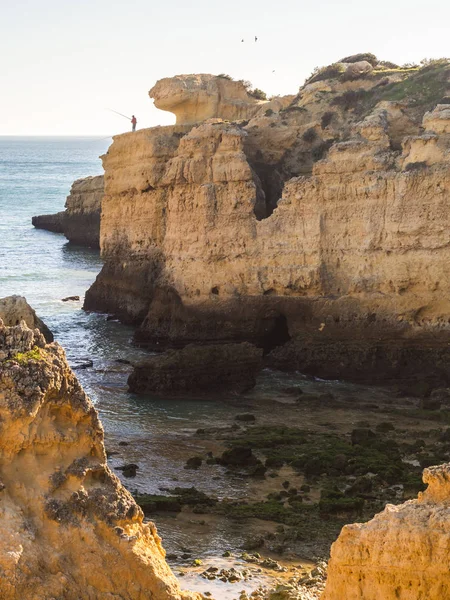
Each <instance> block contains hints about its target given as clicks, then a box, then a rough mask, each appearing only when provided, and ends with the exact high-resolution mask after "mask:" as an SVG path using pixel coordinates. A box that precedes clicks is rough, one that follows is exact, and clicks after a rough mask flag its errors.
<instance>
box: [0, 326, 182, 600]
mask: <svg viewBox="0 0 450 600" xmlns="http://www.w3.org/2000/svg"><path fill="white" fill-rule="evenodd" d="M0 482H1V485H0V487H1V488H2V491H1V493H0V529H1V536H0V573H1V576H0V597H1V598H2V600H17V599H18V598H21V599H25V598H26V599H27V600H44V599H45V600H47V599H48V600H50V599H51V598H65V599H66V600H79V599H80V598H86V599H87V598H92V599H94V598H95V600H110V599H112V598H119V597H120V598H123V599H124V600H143V599H144V598H149V597H151V598H154V599H155V600H157V599H158V600H181V599H182V598H186V597H188V596H187V595H186V594H184V593H182V592H181V591H180V589H179V586H178V583H177V581H176V579H175V577H174V576H173V574H172V573H171V571H170V569H169V567H168V565H167V564H166V562H165V560H164V555H165V552H164V550H163V548H162V546H161V540H160V538H159V536H158V535H157V532H156V528H155V526H154V524H153V523H146V524H144V522H143V513H142V511H141V509H140V508H139V507H138V506H137V505H136V503H135V502H134V500H133V498H132V496H131V495H130V494H129V493H128V492H127V490H125V488H124V487H123V486H122V485H121V483H120V481H119V480H118V478H117V477H116V476H115V475H114V474H113V473H112V472H111V471H110V469H109V468H108V466H107V464H106V455H105V448H104V445H103V429H102V426H101V424H100V421H99V418H98V415H97V412H96V410H95V408H94V407H93V405H92V403H91V401H90V400H89V398H88V397H87V396H86V394H85V393H84V391H83V389H82V388H81V386H80V384H79V382H78V381H77V379H76V377H75V375H74V374H73V372H72V371H71V370H70V368H69V366H68V364H67V360H66V356H65V353H64V351H63V349H62V348H61V347H60V346H59V345H58V344H56V343H54V344H46V343H45V339H44V337H43V335H42V334H41V333H40V331H39V330H37V329H34V330H32V329H29V328H28V327H27V326H26V325H25V324H24V323H23V322H22V323H21V324H19V325H15V326H13V327H6V326H5V325H4V324H3V322H2V321H0ZM189 597H193V596H189Z"/></svg>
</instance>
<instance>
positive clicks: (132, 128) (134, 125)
mask: <svg viewBox="0 0 450 600" xmlns="http://www.w3.org/2000/svg"><path fill="white" fill-rule="evenodd" d="M136 124H137V119H136V117H135V116H134V115H131V131H136Z"/></svg>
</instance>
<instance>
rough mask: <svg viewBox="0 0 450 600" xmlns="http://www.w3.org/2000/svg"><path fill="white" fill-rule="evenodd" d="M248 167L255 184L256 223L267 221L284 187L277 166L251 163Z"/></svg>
mask: <svg viewBox="0 0 450 600" xmlns="http://www.w3.org/2000/svg"><path fill="white" fill-rule="evenodd" d="M250 166H251V168H252V171H253V177H254V180H255V184H256V189H257V191H256V203H255V215H256V218H257V220H258V221H262V220H263V219H267V217H270V215H271V214H272V213H273V211H274V210H275V209H276V207H277V204H278V201H279V200H280V198H281V195H282V193H283V187H284V179H283V176H282V174H281V171H280V169H279V167H278V165H267V164H265V163H261V162H252V163H250Z"/></svg>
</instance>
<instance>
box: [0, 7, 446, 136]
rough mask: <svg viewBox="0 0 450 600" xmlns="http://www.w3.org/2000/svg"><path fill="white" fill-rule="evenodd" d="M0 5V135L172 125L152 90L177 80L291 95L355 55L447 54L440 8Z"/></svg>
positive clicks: (407, 58)
mask: <svg viewBox="0 0 450 600" xmlns="http://www.w3.org/2000/svg"><path fill="white" fill-rule="evenodd" d="M0 4H1V12H0V74H1V82H2V83H1V94H0V135H16V134H17V135H39V134H41V135H45V134H49V135H67V134H74V135H77V134H79V135H83V134H86V135H90V134H92V135H109V134H113V133H119V132H121V131H124V130H127V128H128V124H127V122H126V121H125V119H122V118H121V117H118V116H116V115H114V114H113V113H110V112H108V111H106V110H105V108H108V107H109V108H112V109H115V110H117V111H119V112H122V113H125V114H130V115H131V114H132V113H134V114H136V116H137V118H138V127H150V126H153V125H158V124H169V123H171V122H173V117H172V115H170V114H169V113H163V112H161V111H158V110H156V109H155V108H154V107H153V106H152V102H151V100H150V99H149V98H148V90H149V89H150V87H151V86H152V85H153V84H154V83H155V81H156V80H157V79H160V78H161V77H169V76H171V75H176V74H180V73H215V74H218V73H223V72H224V73H229V74H230V75H232V76H233V77H235V78H236V79H248V80H250V81H252V83H253V84H254V85H255V86H256V87H259V88H261V89H263V90H265V91H266V92H267V93H268V94H288V93H296V92H297V90H298V87H299V86H300V85H301V84H302V83H303V81H304V79H305V77H307V76H308V75H309V74H310V72H311V71H312V69H313V68H314V67H315V66H322V65H325V64H329V63H331V62H334V61H336V60H338V59H340V58H342V57H343V56H346V55H348V54H354V53H356V52H373V53H375V54H376V55H377V56H378V57H379V58H381V59H384V60H391V61H394V62H398V63H405V62H413V61H420V59H422V58H424V57H442V56H448V55H449V54H450V2H449V1H448V0H428V1H427V2H425V1H424V0H410V1H409V2H408V1H405V0H379V1H378V2H376V1H372V2H355V1H352V2H350V1H348V0H344V1H342V2H336V1H332V0H316V1H314V0H310V1H309V2H306V1H302V0H284V1H282V2H280V1H279V2H276V1H275V0H260V1H256V0H226V1H221V2H215V1H214V0H191V1H188V0H185V1H183V2H181V1H180V0H172V2H168V1H165V2H164V1H161V2H157V3H155V2H154V1H153V2H152V1H151V0H145V1H144V0H129V1H128V2H126V3H125V2H118V1H117V0H89V1H88V0H70V1H68V0H15V1H14V2H13V1H12V0H0ZM255 35H257V36H258V38H259V39H258V42H257V43H254V41H253V39H254V36H255ZM242 38H244V39H245V42H244V43H241V39H242ZM273 70H275V73H274V74H273V73H272V71H273Z"/></svg>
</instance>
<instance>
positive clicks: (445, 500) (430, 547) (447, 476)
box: [322, 464, 450, 600]
mask: <svg viewBox="0 0 450 600" xmlns="http://www.w3.org/2000/svg"><path fill="white" fill-rule="evenodd" d="M423 480H424V482H425V483H427V484H428V488H427V490H426V491H425V492H424V493H422V494H419V498H418V499H417V500H410V501H409V502H406V503H405V504H402V505H400V506H393V505H388V506H387V507H386V508H385V510H384V511H383V512H382V513H380V514H378V515H376V516H375V517H374V518H373V519H372V520H371V521H369V522H368V523H364V524H360V523H355V524H353V525H346V526H345V527H344V528H343V530H342V532H341V534H340V536H339V538H338V540H337V541H336V542H335V543H334V544H333V546H332V548H331V560H330V562H329V565H328V579H327V584H326V588H325V592H324V594H323V596H322V600H343V599H344V598H345V600H379V599H381V598H382V599H383V600H413V599H414V600H416V599H419V598H423V599H424V600H425V599H426V600H448V599H449V598H450V568H449V567H450V565H449V556H450V554H449V539H450V464H446V465H440V466H438V467H430V468H429V469H425V471H424V478H423Z"/></svg>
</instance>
